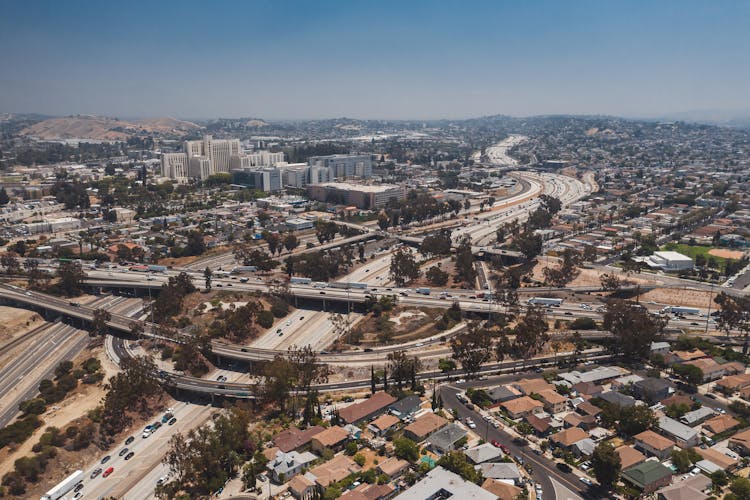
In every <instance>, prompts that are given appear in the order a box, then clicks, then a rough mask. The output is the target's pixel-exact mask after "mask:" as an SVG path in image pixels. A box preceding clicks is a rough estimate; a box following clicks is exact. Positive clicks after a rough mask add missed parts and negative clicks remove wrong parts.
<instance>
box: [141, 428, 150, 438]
mask: <svg viewBox="0 0 750 500" xmlns="http://www.w3.org/2000/svg"><path fill="white" fill-rule="evenodd" d="M150 435H151V429H149V430H147V431H143V434H142V435H141V437H142V438H143V439H146V438H147V437H149V436H150Z"/></svg>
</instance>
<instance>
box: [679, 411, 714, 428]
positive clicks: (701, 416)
mask: <svg viewBox="0 0 750 500" xmlns="http://www.w3.org/2000/svg"><path fill="white" fill-rule="evenodd" d="M714 415H716V412H715V411H714V409H713V408H709V407H708V406H701V407H700V408H698V409H696V410H693V411H689V412H687V413H686V414H684V415H683V416H681V417H680V422H682V423H683V424H685V425H689V426H690V427H695V426H696V425H698V424H700V423H701V422H703V421H704V420H708V419H709V418H710V417H712V416H714Z"/></svg>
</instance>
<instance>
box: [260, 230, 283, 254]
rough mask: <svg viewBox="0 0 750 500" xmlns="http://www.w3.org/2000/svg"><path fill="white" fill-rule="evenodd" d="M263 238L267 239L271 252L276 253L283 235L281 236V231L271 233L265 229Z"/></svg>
mask: <svg viewBox="0 0 750 500" xmlns="http://www.w3.org/2000/svg"><path fill="white" fill-rule="evenodd" d="M263 239H264V240H266V244H267V245H268V251H269V252H270V253H271V255H273V254H275V253H276V250H277V249H279V248H280V246H281V236H279V233H270V232H268V231H263Z"/></svg>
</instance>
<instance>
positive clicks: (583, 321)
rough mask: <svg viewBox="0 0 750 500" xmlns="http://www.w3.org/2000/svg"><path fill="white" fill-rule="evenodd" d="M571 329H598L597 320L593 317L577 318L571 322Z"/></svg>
mask: <svg viewBox="0 0 750 500" xmlns="http://www.w3.org/2000/svg"><path fill="white" fill-rule="evenodd" d="M570 329H571V330H596V321H594V319H593V318H576V319H575V320H574V321H573V322H572V323H571V324H570Z"/></svg>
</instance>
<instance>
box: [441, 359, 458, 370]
mask: <svg viewBox="0 0 750 500" xmlns="http://www.w3.org/2000/svg"><path fill="white" fill-rule="evenodd" d="M438 369H439V370H440V371H441V372H443V373H447V372H452V371H453V370H455V369H456V362H455V361H453V360H452V359H447V358H440V359H439V360H438Z"/></svg>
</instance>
